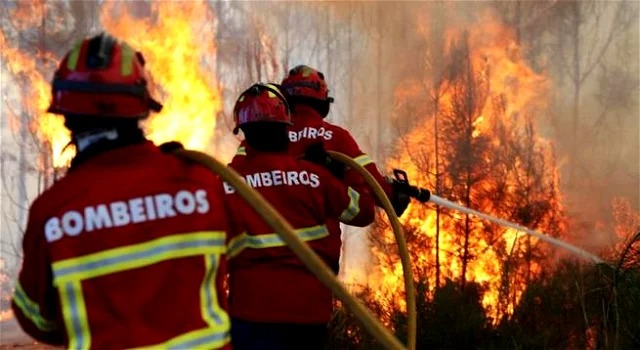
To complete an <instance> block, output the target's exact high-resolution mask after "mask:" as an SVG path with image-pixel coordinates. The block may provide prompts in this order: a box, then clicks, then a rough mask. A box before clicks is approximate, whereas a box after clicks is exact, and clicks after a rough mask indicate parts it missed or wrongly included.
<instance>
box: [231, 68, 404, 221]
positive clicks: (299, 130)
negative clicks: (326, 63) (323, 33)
mask: <svg viewBox="0 0 640 350" xmlns="http://www.w3.org/2000/svg"><path fill="white" fill-rule="evenodd" d="M281 86H282V89H283V90H284V92H285V96H286V97H287V100H288V102H289V105H290V106H291V109H292V110H291V112H292V119H293V125H292V126H291V127H290V128H289V140H290V141H291V146H290V148H289V153H290V154H292V155H293V156H295V157H305V158H306V159H308V160H310V161H313V162H315V163H320V164H324V165H325V166H326V167H328V168H329V169H330V170H332V173H334V174H336V175H339V177H341V178H342V180H343V182H345V183H346V184H348V185H350V186H352V187H354V188H356V189H357V190H358V192H360V193H362V194H367V193H369V192H370V191H369V189H368V186H367V185H366V183H365V182H364V180H363V179H362V178H361V177H360V175H358V174H356V173H355V171H353V170H346V172H345V170H344V169H340V166H339V165H338V164H336V162H333V161H331V160H330V159H327V158H328V156H327V153H326V151H325V150H329V151H337V152H340V153H344V154H346V155H347V156H350V157H351V158H353V159H355V160H356V161H357V162H358V163H359V164H360V165H362V166H364V167H365V168H366V169H367V170H368V171H369V172H370V173H371V175H373V177H374V178H375V179H376V180H377V182H378V183H379V184H380V186H382V188H383V189H384V191H385V193H386V194H387V196H388V197H389V199H390V200H391V203H392V204H393V207H394V210H395V212H396V214H397V215H398V216H400V215H402V213H403V212H404V211H405V209H406V208H407V206H408V205H409V201H410V198H409V197H408V196H407V195H405V194H404V193H403V192H401V191H400V189H399V188H398V187H397V186H396V184H395V183H394V182H392V181H390V180H387V178H385V177H384V176H383V175H382V174H380V171H379V170H378V168H377V167H376V164H375V163H374V161H373V159H371V157H369V156H368V155H367V154H365V153H364V152H362V150H361V149H360V147H359V146H358V144H357V142H356V141H355V140H354V138H353V136H352V135H351V133H349V131H347V130H345V129H344V128H342V127H340V126H337V125H334V124H331V123H329V122H327V121H326V120H325V118H326V117H327V115H328V114H329V109H330V105H331V103H333V101H334V99H333V97H329V89H328V86H327V83H326V81H325V78H324V74H323V73H322V72H319V71H318V70H316V69H314V68H311V67H309V66H305V65H299V66H296V67H295V68H293V69H291V70H290V71H289V73H288V74H287V76H286V77H285V78H284V79H283V80H282V85H281ZM246 148H247V147H246V143H243V144H241V145H240V147H239V148H238V152H237V155H238V156H243V155H244V154H246ZM338 229H339V228H338Z"/></svg>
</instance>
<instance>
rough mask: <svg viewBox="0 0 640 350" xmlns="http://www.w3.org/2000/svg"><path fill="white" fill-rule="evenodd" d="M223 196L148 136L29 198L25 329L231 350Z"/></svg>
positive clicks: (109, 342)
mask: <svg viewBox="0 0 640 350" xmlns="http://www.w3.org/2000/svg"><path fill="white" fill-rule="evenodd" d="M223 196H224V194H223V188H222V184H221V182H220V180H218V179H217V177H215V176H214V175H213V174H212V173H210V172H209V171H208V170H207V169H206V168H204V167H202V166H199V165H196V164H193V163H187V162H185V161H183V160H181V159H179V158H177V157H176V156H173V155H170V154H165V153H163V152H161V151H160V150H159V149H158V148H157V147H156V146H155V145H153V144H152V143H151V142H149V141H146V142H145V143H143V144H139V145H133V146H127V147H123V148H119V149H114V150H110V151H107V152H105V153H101V154H99V155H96V156H95V157H94V158H91V159H88V160H87V161H86V162H85V163H82V164H80V165H78V167H77V168H75V169H73V170H72V171H70V172H69V174H68V175H67V176H66V177H65V178H63V179H62V180H60V181H59V182H57V183H55V184H54V185H53V187H51V188H50V189H49V190H47V191H46V192H44V193H43V194H42V195H41V196H40V197H39V198H37V199H36V200H35V202H34V203H33V205H32V206H31V209H30V212H29V222H28V226H27V230H26V233H25V235H24V241H23V247H24V262H23V265H22V270H21V271H20V275H19V279H18V282H17V283H16V290H15V294H14V297H13V303H12V306H13V310H14V312H15V315H16V317H17V319H18V321H19V323H20V325H21V326H22V328H23V329H24V330H25V331H26V332H27V333H28V334H29V335H31V336H32V337H34V338H35V339H37V340H39V341H42V342H47V343H52V344H65V345H67V346H68V347H69V348H72V349H81V348H100V349H123V348H134V347H155V348H181V349H187V348H227V347H229V345H228V344H229V340H230V339H229V328H230V322H229V317H228V314H227V312H226V308H227V306H226V300H225V297H224V294H221V293H220V291H222V279H221V278H222V277H223V276H224V275H225V273H226V261H225V251H226V244H225V242H226V236H227V234H226V233H227V231H228V228H229V227H228V221H227V219H226V217H227V213H226V209H225V207H224V205H223V199H224V198H223Z"/></svg>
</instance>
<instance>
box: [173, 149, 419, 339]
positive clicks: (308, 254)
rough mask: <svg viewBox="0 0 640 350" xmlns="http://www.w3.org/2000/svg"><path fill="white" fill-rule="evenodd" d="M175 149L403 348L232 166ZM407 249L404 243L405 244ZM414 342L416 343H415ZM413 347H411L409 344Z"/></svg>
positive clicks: (375, 331)
mask: <svg viewBox="0 0 640 350" xmlns="http://www.w3.org/2000/svg"><path fill="white" fill-rule="evenodd" d="M174 153H175V154H176V155H178V156H179V157H182V158H184V159H187V160H190V161H194V162H197V163H200V164H202V165H204V166H205V167H207V168H208V169H209V170H211V171H212V172H214V173H215V174H218V175H220V177H221V178H222V179H223V180H224V181H226V182H227V183H228V184H229V185H231V186H232V187H234V188H235V189H236V191H237V193H238V194H239V195H240V196H241V197H242V198H243V199H244V200H245V201H247V203H249V204H250V205H251V206H252V207H253V208H254V209H255V210H256V212H257V213H258V214H259V215H260V216H261V217H262V219H264V220H265V222H266V223H267V224H269V226H271V228H273V229H274V230H275V231H276V232H277V233H278V235H280V237H281V238H282V240H283V241H284V242H285V243H286V244H287V245H288V246H289V248H291V250H292V251H293V252H294V253H295V254H296V255H297V256H298V258H299V259H300V260H301V261H302V262H303V263H304V264H305V265H306V266H307V268H308V269H309V270H311V272H313V274H314V275H315V276H316V277H317V278H318V279H319V280H320V281H321V282H322V283H323V284H324V285H325V286H327V287H328V288H329V289H331V291H332V292H333V293H334V295H335V296H336V297H337V298H338V299H340V300H341V301H342V302H343V303H344V304H345V305H346V306H347V307H348V308H349V309H350V310H351V312H353V313H354V315H355V316H356V318H358V320H360V322H361V323H362V325H363V326H364V328H365V329H366V330H367V331H368V332H369V333H370V334H371V335H372V336H373V337H375V338H376V340H377V341H379V342H380V343H381V344H382V345H383V346H384V347H385V348H387V349H405V347H404V346H403V345H402V344H401V343H400V341H398V339H396V338H395V337H394V336H393V335H392V334H391V333H390V332H389V331H388V330H387V329H386V328H385V327H384V326H383V325H382V324H381V323H380V321H379V320H378V319H377V318H376V317H375V316H374V315H373V313H372V312H371V311H370V310H369V309H368V308H367V307H366V306H364V304H363V303H362V302H361V301H359V300H358V299H356V298H355V297H353V296H352V295H351V294H350V293H349V292H348V291H347V289H346V288H345V287H344V286H343V285H342V283H341V282H340V281H338V279H337V278H336V276H335V274H334V273H333V272H332V270H331V269H330V268H329V267H328V266H327V264H326V263H324V262H323V261H322V259H320V257H319V256H318V255H317V254H316V253H315V252H314V251H313V250H311V248H309V246H308V245H307V244H306V243H304V242H303V241H302V240H301V239H300V238H298V236H297V235H296V233H295V230H294V229H293V227H291V225H290V224H289V223H288V222H287V221H286V220H285V219H284V218H283V217H282V215H280V213H278V212H277V211H276V210H275V209H274V208H273V207H272V206H271V205H270V204H269V203H268V202H267V201H266V200H265V199H264V198H263V197H262V196H261V195H260V194H259V193H258V192H257V191H256V190H254V189H253V188H251V187H249V186H248V185H247V184H246V183H245V182H244V181H243V180H242V178H241V177H240V175H238V173H236V172H235V171H234V170H233V169H231V168H229V167H227V166H225V165H224V164H222V163H220V162H219V161H217V160H216V159H215V158H212V157H210V156H208V155H206V154H205V153H202V152H198V151H191V150H185V149H178V150H175V151H174ZM405 249H406V245H405ZM414 344H415V343H414ZM411 349H413V348H411Z"/></svg>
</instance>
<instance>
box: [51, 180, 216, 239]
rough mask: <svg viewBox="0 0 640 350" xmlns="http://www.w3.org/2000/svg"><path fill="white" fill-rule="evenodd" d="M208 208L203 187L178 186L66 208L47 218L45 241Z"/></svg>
mask: <svg viewBox="0 0 640 350" xmlns="http://www.w3.org/2000/svg"><path fill="white" fill-rule="evenodd" d="M209 209H210V205H209V200H208V199H207V191H206V190H204V189H199V190H195V191H189V190H181V191H178V192H177V193H175V194H169V193H158V194H155V195H149V196H145V197H136V198H130V199H128V200H123V201H114V202H111V203H103V204H97V205H92V206H87V207H85V208H84V209H81V210H69V211H66V212H65V213H63V214H62V215H60V216H59V217H58V216H54V217H52V218H49V219H48V220H47V221H46V223H45V225H44V234H45V237H46V239H47V242H54V241H57V240H59V239H61V238H63V237H64V236H65V235H66V236H70V237H74V236H78V235H80V234H82V233H83V232H92V231H96V230H102V229H108V228H116V227H122V226H125V225H132V224H139V223H143V222H147V221H153V220H158V219H167V218H172V217H175V216H179V215H192V214H195V213H198V214H205V213H208V212H209Z"/></svg>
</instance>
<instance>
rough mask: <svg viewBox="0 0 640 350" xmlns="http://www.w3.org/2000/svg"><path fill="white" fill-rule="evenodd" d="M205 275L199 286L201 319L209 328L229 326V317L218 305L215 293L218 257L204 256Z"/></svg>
mask: <svg viewBox="0 0 640 350" xmlns="http://www.w3.org/2000/svg"><path fill="white" fill-rule="evenodd" d="M204 259H205V275H204V279H203V280H202V285H201V286H200V307H201V308H202V318H203V319H204V320H205V322H207V324H208V325H209V326H212V327H218V326H221V325H227V326H228V325H230V321H229V316H228V315H227V313H226V312H224V311H222V310H221V309H220V307H219V304H218V294H217V292H216V273H217V272H218V262H219V261H220V256H219V255H213V254H211V255H205V256H204Z"/></svg>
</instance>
